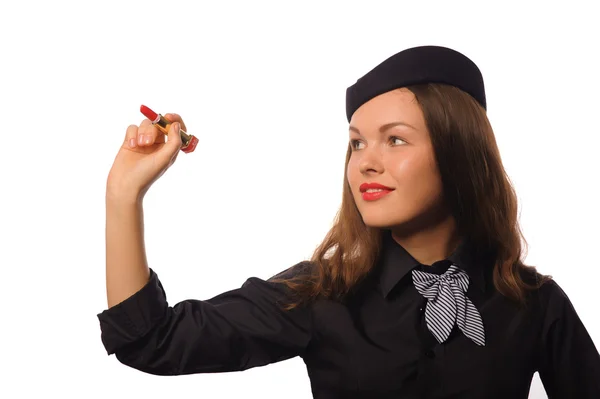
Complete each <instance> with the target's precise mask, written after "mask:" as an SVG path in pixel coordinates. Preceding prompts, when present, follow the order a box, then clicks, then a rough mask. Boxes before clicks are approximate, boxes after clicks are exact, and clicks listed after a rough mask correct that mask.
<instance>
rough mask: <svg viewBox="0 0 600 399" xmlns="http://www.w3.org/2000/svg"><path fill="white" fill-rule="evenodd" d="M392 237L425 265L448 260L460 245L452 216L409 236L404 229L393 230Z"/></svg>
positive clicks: (459, 238)
mask: <svg viewBox="0 0 600 399" xmlns="http://www.w3.org/2000/svg"><path fill="white" fill-rule="evenodd" d="M391 232H392V237H393V238H394V240H395V241H396V242H397V243H398V244H400V245H401V246H402V248H404V249H405V250H406V251H407V252H408V253H409V254H410V255H411V256H412V257H413V258H415V259H416V260H417V261H418V262H419V263H421V264H423V265H428V266H429V265H432V264H433V263H435V262H437V261H439V260H443V259H446V258H447V257H448V256H449V255H450V254H451V253H452V252H453V251H454V250H455V249H456V248H457V246H458V245H459V244H460V241H461V237H459V236H458V234H457V231H456V222H455V220H454V218H453V217H452V216H450V215H447V216H446V217H444V218H442V219H441V220H439V222H438V223H436V224H434V225H430V226H429V227H427V228H424V229H421V230H418V231H416V232H415V231H413V232H412V233H410V234H407V233H406V231H405V230H404V229H402V228H392V229H391Z"/></svg>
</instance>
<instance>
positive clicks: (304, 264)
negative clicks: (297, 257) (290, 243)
mask: <svg viewBox="0 0 600 399" xmlns="http://www.w3.org/2000/svg"><path fill="white" fill-rule="evenodd" d="M315 266H316V265H315V264H314V263H312V262H310V261H307V260H303V261H301V262H298V263H296V264H294V265H292V266H290V267H288V268H287V269H285V270H283V271H281V272H279V273H277V274H275V275H274V276H271V277H270V278H269V279H268V280H267V281H269V282H277V281H280V280H295V279H298V278H305V277H309V276H312V275H313V274H314V272H315Z"/></svg>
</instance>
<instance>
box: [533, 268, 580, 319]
mask: <svg viewBox="0 0 600 399" xmlns="http://www.w3.org/2000/svg"><path fill="white" fill-rule="evenodd" d="M524 281H525V282H526V283H527V284H530V285H532V286H537V288H535V289H533V290H532V291H531V292H530V293H529V295H528V297H529V298H528V299H529V303H530V304H531V305H533V307H534V309H536V311H538V312H541V314H542V315H543V318H544V319H546V321H552V320H556V319H559V318H562V317H565V316H568V315H569V314H575V313H576V312H575V309H574V307H573V304H572V302H571V300H570V299H569V296H568V295H567V293H566V292H565V290H564V289H563V287H562V286H561V285H560V284H559V283H558V282H557V281H556V280H555V279H554V278H553V277H551V276H546V275H542V274H539V273H537V272H535V273H532V272H531V271H530V272H527V274H526V276H525V277H524Z"/></svg>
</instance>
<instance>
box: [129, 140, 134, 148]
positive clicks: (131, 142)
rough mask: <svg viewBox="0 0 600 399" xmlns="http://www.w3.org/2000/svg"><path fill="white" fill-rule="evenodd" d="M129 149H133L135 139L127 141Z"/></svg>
mask: <svg viewBox="0 0 600 399" xmlns="http://www.w3.org/2000/svg"><path fill="white" fill-rule="evenodd" d="M129 147H131V148H133V147H135V139H129Z"/></svg>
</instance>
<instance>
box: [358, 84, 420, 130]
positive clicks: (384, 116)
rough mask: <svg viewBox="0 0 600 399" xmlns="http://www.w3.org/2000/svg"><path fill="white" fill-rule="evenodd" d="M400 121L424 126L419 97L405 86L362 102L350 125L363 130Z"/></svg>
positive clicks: (416, 126) (418, 126) (415, 125)
mask: <svg viewBox="0 0 600 399" xmlns="http://www.w3.org/2000/svg"><path fill="white" fill-rule="evenodd" d="M399 121H401V122H405V123H408V124H410V125H412V126H414V127H415V128H417V129H419V130H420V129H422V128H423V127H424V120H423V113H422V112H421V108H420V107H419V104H418V102H417V99H416V97H415V95H414V94H413V93H412V92H411V91H410V90H408V89H405V88H401V89H395V90H392V91H388V92H386V93H383V94H380V95H378V96H377V97H374V98H372V99H371V100H369V101H367V102H366V103H364V104H362V105H361V106H360V107H359V108H358V109H357V110H356V112H354V114H353V115H352V119H351V120H350V126H352V127H354V128H356V129H358V130H360V131H361V132H362V131H363V130H370V129H377V128H378V127H379V126H381V125H384V124H387V123H391V122H399Z"/></svg>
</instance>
